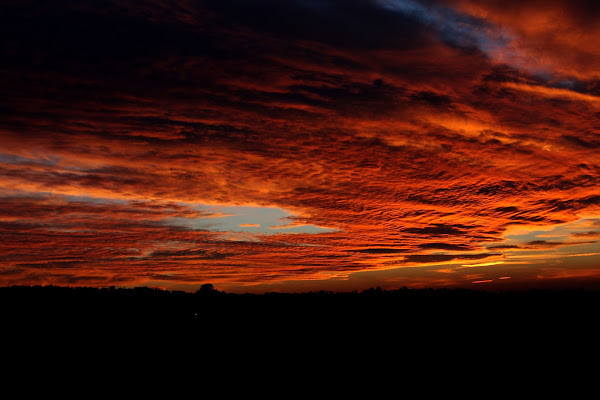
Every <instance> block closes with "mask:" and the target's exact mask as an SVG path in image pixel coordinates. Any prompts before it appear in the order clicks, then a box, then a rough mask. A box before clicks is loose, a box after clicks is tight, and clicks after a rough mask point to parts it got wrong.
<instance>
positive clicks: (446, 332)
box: [0, 286, 600, 375]
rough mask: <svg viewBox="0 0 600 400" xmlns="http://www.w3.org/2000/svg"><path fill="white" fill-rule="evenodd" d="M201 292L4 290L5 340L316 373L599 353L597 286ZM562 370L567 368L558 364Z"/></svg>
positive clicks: (48, 348) (55, 352)
mask: <svg viewBox="0 0 600 400" xmlns="http://www.w3.org/2000/svg"><path fill="white" fill-rule="evenodd" d="M205 289H207V290H201V291H199V292H197V293H186V292H170V291H164V290H157V289H149V288H134V289H118V288H106V289H95V288H83V287H82V288H65V287H52V286H50V287H41V286H35V287H23V286H12V287H1V288H0V304H1V319H0V327H1V329H2V337H3V339H4V342H3V343H4V344H5V345H6V346H5V348H6V349H12V350H16V351H17V352H16V353H14V354H27V356H19V358H18V360H20V361H19V363H23V362H25V363H28V362H29V361H27V360H40V357H41V356H40V354H46V355H49V357H50V358H49V359H51V360H54V359H56V358H57V357H58V358H59V359H77V358H79V359H81V358H84V359H85V360H88V361H86V362H89V360H90V358H89V357H90V354H92V355H93V357H96V358H97V357H100V358H99V359H102V357H112V359H122V360H123V362H125V361H126V360H131V359H132V358H131V354H132V352H134V353H135V354H137V355H138V357H142V358H139V359H138V361H139V360H147V361H144V363H146V362H148V365H149V366H151V365H153V364H152V361H151V360H152V359H153V358H154V357H157V356H161V357H166V358H167V359H169V358H172V357H178V358H180V359H186V358H196V359H197V360H202V363H204V364H202V365H205V364H206V363H207V359H209V360H212V361H210V362H209V364H208V365H213V363H214V362H217V360H218V362H219V363H220V364H219V365H220V366H221V367H222V368H225V369H227V370H228V369H230V368H232V367H233V366H236V365H238V366H239V363H240V362H242V361H243V362H244V363H246V365H248V364H250V365H254V363H255V362H256V360H262V361H261V362H263V361H265V360H275V359H277V360H279V361H280V362H282V361H283V360H288V361H289V362H292V364H294V363H296V361H294V360H303V362H304V363H308V364H306V365H311V368H313V369H314V368H317V369H320V370H322V371H323V370H327V368H328V367H327V366H328V365H329V364H328V363H330V362H333V361H335V362H336V363H337V365H338V366H339V365H342V366H343V365H346V367H347V368H351V366H352V365H355V364H353V363H356V360H357V359H361V360H363V361H362V362H368V360H369V359H378V360H380V361H379V362H380V363H381V362H382V360H387V361H385V363H386V364H385V365H388V364H387V363H391V364H390V365H392V366H403V368H410V369H412V370H415V371H421V370H422V371H429V370H431V368H439V369H441V372H442V373H447V372H450V371H454V372H455V373H456V372H457V371H456V370H455V369H454V367H455V363H456V362H457V360H460V361H461V362H462V361H467V362H468V363H469V366H470V368H471V369H474V370H479V369H480V368H479V367H478V365H480V363H482V364H481V365H488V366H489V365H490V363H491V364H492V365H496V364H498V363H500V362H501V363H500V364H498V365H502V366H503V367H502V368H503V369H504V368H505V367H504V366H505V365H508V366H510V370H509V369H506V371H507V372H510V371H515V368H516V369H520V370H521V371H522V372H523V373H525V371H528V370H529V369H530V368H531V365H532V363H535V364H537V365H539V364H544V365H545V364H547V365H548V366H549V367H548V368H554V367H553V366H554V365H556V363H557V362H558V361H557V360H558V359H559V358H560V359H561V360H572V362H573V363H575V362H577V363H579V364H577V365H583V364H581V360H582V359H590V360H592V359H594V360H595V357H596V355H597V354H598V343H597V342H598V340H597V337H598V328H597V325H598V324H597V319H598V318H597V316H598V305H599V304H600V292H596V291H586V290H566V291H545V290H544V291H543V290H533V291H521V292H516V291H515V292H502V293H491V292H483V291H471V290H432V289H428V290H426V289H424V290H413V289H400V290H394V291H384V290H378V289H368V290H365V291H362V292H352V293H332V292H314V293H302V294H277V293H267V294H263V295H252V294H244V295H239V294H228V293H223V292H219V291H216V290H210V289H211V288H210V287H206V288H205ZM66 354H68V356H67V355H66ZM191 354H194V355H193V356H192V355H191ZM115 357H116V358H115ZM557 357H558V358H557ZM42 358H43V357H42ZM96 358H92V359H96ZM24 360H25V361H24ZM433 360H437V361H435V362H436V363H438V364H435V363H434V362H433ZM440 360H441V361H440ZM575 360H578V361H575ZM198 362H200V361H198ZM440 362H442V363H441V364H439V363H440ZM127 365H128V364H126V363H125V364H123V365H120V364H119V368H124V369H127ZM274 365H275V364H274ZM302 365H304V364H302ZM379 365H380V366H381V365H383V364H379ZM253 368H256V366H255V367H253ZM561 368H568V365H567V364H564V362H563V361H561ZM444 371H445V372H444ZM255 372H256V371H255ZM479 372H480V373H481V374H485V373H486V370H485V369H481V371H479ZM510 373H511V374H513V375H514V372H510ZM527 373H528V372H527Z"/></svg>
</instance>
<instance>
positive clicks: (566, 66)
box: [0, 0, 600, 293]
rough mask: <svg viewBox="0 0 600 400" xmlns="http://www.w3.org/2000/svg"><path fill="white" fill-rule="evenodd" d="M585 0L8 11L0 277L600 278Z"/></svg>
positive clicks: (0, 145)
mask: <svg viewBox="0 0 600 400" xmlns="http://www.w3.org/2000/svg"><path fill="white" fill-rule="evenodd" d="M599 21H600V2H598V1H596V0H569V1H567V0H543V1H542V0H529V1H519V2H517V1H514V2H507V1H501V0H247V1H243V0H144V1H141V0H140V1H126V0H78V1H72V0H53V1H43V0H39V1H33V0H2V1H0V31H1V35H0V42H1V45H0V49H1V50H0V51H1V53H0V58H1V59H2V62H1V63H0V94H1V96H0V285H2V286H5V285H38V284H39V285H50V284H52V285H65V286H66V285H68V286H97V287H105V286H116V287H134V286H149V287H158V288H165V289H169V290H186V291H195V290H196V289H197V288H198V287H199V286H200V285H202V284H204V283H212V284H213V285H214V286H215V287H216V288H218V289H219V290H224V291H227V292H256V293H263V292H266V291H310V290H313V291H314V290H334V291H349V290H362V289H366V288H369V287H376V286H380V287H382V288H384V289H395V288H399V287H403V286H407V287H414V288H423V287H435V288H439V287H449V288H454V287H465V288H472V289H493V290H498V289H521V288H573V287H587V288H600V264H599V262H600V187H599V184H600V40H598V38H600V23H599Z"/></svg>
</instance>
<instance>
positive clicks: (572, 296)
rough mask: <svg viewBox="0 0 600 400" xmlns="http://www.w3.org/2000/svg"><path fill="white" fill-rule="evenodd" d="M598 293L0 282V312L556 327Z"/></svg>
mask: <svg viewBox="0 0 600 400" xmlns="http://www.w3.org/2000/svg"><path fill="white" fill-rule="evenodd" d="M599 300H600V292H597V291H587V290H530V291H514V292H486V291H474V290H467V289H408V288H402V289H398V290H381V289H380V288H376V289H373V288H371V289H367V290H364V291H361V292H357V291H355V292H329V291H319V292H307V293H265V294H261V295H258V294H232V293H224V292H221V291H218V290H216V289H215V288H214V287H213V286H212V285H210V284H206V285H204V286H202V287H201V288H200V289H199V290H198V291H197V292H195V293H189V292H183V291H166V290H161V289H152V288H146V287H137V288H131V289H123V288H115V287H111V288H90V287H58V286H10V287H0V302H1V305H2V306H1V317H2V320H3V321H4V322H5V323H7V322H9V323H29V324H31V323H33V324H39V325H44V326H53V325H60V324H77V323H86V324H98V325H103V326H106V325H110V324H147V325H164V324H169V325H170V326H192V327H199V328H202V329H205V330H219V329H225V328H227V327H229V328H231V327H233V328H235V329H251V328H252V327H253V326H257V327H264V326H270V327H272V328H273V329H275V330H277V329H284V328H285V329H288V328H290V327H291V328H294V327H295V328H297V329H306V330H317V331H318V330H319V329H322V328H327V327H346V328H350V329H368V328H369V327H378V328H386V327H389V328H390V329H391V328H393V329H417V328H423V329H424V328H425V327H426V328H427V329H443V330H451V329H452V327H453V326H455V327H456V326H466V325H468V326H472V327H474V328H477V329H478V328H482V329H483V328H484V327H485V328H491V329H496V330H497V329H506V328H507V327H513V328H515V329H518V327H519V326H524V325H535V324H542V325H544V326H548V327H554V328H556V329H564V328H565V327H567V326H568V327H571V328H573V329H577V328H578V327H581V328H583V327H584V326H586V325H587V324H589V323H590V321H591V322H593V323H595V319H596V314H597V309H598V306H599V305H600V302H599Z"/></svg>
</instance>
